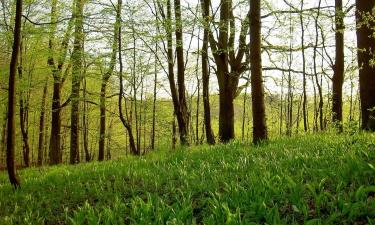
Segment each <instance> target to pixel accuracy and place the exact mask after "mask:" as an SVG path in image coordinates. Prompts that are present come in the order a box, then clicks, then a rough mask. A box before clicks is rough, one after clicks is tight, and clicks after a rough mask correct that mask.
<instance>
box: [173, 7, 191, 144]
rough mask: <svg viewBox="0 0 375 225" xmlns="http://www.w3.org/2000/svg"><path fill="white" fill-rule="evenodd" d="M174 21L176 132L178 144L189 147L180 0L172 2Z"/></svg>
mask: <svg viewBox="0 0 375 225" xmlns="http://www.w3.org/2000/svg"><path fill="white" fill-rule="evenodd" d="M174 9H175V19H176V31H175V34H176V56H177V85H178V102H179V106H180V111H179V114H181V115H177V116H178V117H180V118H179V119H178V121H179V122H178V124H179V126H178V128H179V129H178V131H179V133H180V142H181V144H182V145H189V139H188V134H189V131H188V129H189V115H188V109H187V102H186V96H185V91H186V88H185V62H184V46H183V44H184V41H183V36H182V19H181V3H180V0H174Z"/></svg>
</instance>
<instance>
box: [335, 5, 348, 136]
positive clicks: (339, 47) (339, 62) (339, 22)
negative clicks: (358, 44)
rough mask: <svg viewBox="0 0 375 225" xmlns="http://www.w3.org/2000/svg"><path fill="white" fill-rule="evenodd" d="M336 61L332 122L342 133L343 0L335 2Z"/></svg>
mask: <svg viewBox="0 0 375 225" xmlns="http://www.w3.org/2000/svg"><path fill="white" fill-rule="evenodd" d="M335 8H336V9H335V23H336V33H335V40H336V59H335V66H334V74H333V78H332V122H333V123H335V124H336V125H337V126H338V128H339V129H340V130H341V131H342V128H343V127H342V122H343V121H342V86H343V84H344V31H345V25H344V14H343V11H342V0H335Z"/></svg>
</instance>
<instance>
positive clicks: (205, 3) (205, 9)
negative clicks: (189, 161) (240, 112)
mask: <svg viewBox="0 0 375 225" xmlns="http://www.w3.org/2000/svg"><path fill="white" fill-rule="evenodd" d="M201 6H202V16H203V18H204V31H203V46H202V89H203V108H204V124H205V126H204V127H205V129H206V132H205V133H206V140H207V143H208V144H210V145H214V144H215V136H214V133H213V131H212V126H211V107H210V92H209V84H210V71H209V61H208V43H209V39H208V38H209V30H208V29H210V28H209V16H210V5H209V0H201Z"/></svg>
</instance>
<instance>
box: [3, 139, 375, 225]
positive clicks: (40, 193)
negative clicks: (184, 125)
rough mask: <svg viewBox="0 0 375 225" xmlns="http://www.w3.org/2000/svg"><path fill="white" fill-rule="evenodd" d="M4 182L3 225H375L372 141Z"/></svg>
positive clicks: (219, 149) (152, 158)
mask: <svg viewBox="0 0 375 225" xmlns="http://www.w3.org/2000/svg"><path fill="white" fill-rule="evenodd" d="M20 175H21V177H22V178H23V186H22V188H21V189H20V190H17V191H13V190H12V189H11V187H10V185H9V184H8V181H7V177H6V174H5V173H1V174H0V224H375V135H374V134H355V135H351V136H349V135H334V134H324V135H323V134H322V135H314V136H312V135H311V136H310V135H308V136H300V137H296V138H288V139H287V138H282V139H278V140H273V141H271V142H270V143H268V144H263V145H262V146H259V147H255V146H244V145H241V144H238V143H232V144H228V145H218V146H215V147H210V146H201V147H190V148H188V149H180V150H178V151H176V152H173V153H171V152H170V151H169V150H165V151H158V152H155V153H152V154H150V155H147V156H144V157H141V158H125V159H121V160H118V161H110V162H104V163H96V162H94V163H88V164H81V165H77V166H56V167H43V168H33V169H27V170H22V171H20Z"/></svg>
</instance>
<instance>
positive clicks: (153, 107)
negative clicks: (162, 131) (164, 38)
mask: <svg viewBox="0 0 375 225" xmlns="http://www.w3.org/2000/svg"><path fill="white" fill-rule="evenodd" d="M158 49H159V48H158V44H157V43H156V44H155V53H156V54H157V53H158ZM157 82H158V70H157V58H156V56H155V65H154V94H153V101H152V131H151V150H154V149H155V127H156V98H157Z"/></svg>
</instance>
